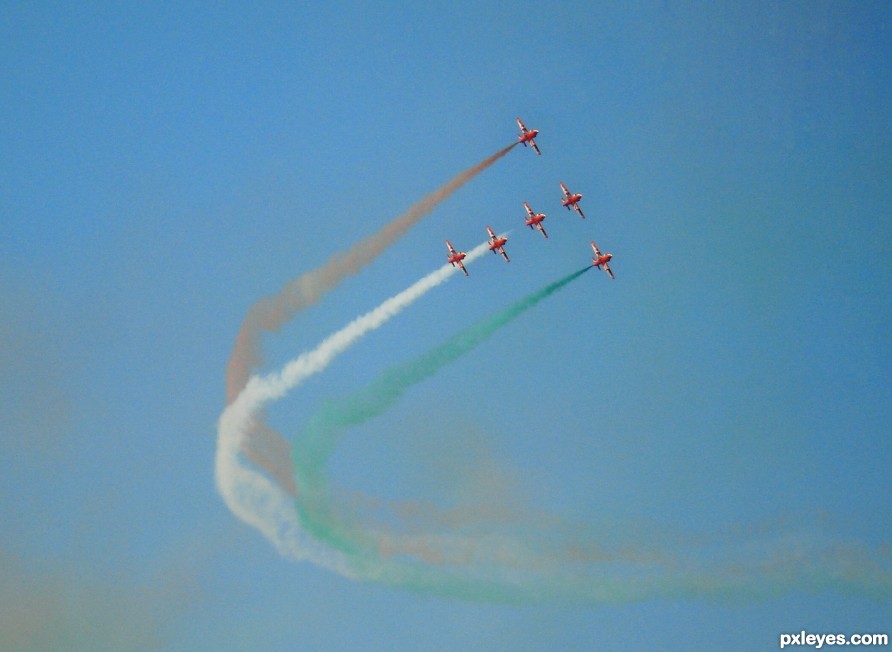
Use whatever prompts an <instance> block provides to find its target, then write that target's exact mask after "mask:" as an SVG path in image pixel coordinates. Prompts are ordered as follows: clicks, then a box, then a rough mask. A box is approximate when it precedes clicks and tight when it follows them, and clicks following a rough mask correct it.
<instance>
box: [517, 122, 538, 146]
mask: <svg viewBox="0 0 892 652" xmlns="http://www.w3.org/2000/svg"><path fill="white" fill-rule="evenodd" d="M517 126H518V127H520V133H519V134H517V140H518V142H521V143H523V146H524V147H526V146H527V143H529V144H530V146H531V147H532V148H533V149H534V150H536V154H540V155H541V154H542V152H540V151H539V148H538V147H536V141H535V140H533V138H535V137H536V136H538V135H539V130H538V129H527V128H526V126H524V124H523V120H521V119H520V118H518V119H517Z"/></svg>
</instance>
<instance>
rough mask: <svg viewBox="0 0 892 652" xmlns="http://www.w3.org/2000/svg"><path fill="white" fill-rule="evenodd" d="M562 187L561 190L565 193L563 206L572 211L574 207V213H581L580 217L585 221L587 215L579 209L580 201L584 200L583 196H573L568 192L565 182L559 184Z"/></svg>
mask: <svg viewBox="0 0 892 652" xmlns="http://www.w3.org/2000/svg"><path fill="white" fill-rule="evenodd" d="M559 183H560V186H561V190H562V191H563V193H564V198H563V200H561V205H562V206H564V207H566V209H567V210H570V208H571V207H572V208H573V210H574V211H576V212H577V213H579V217H581V218H582V219H585V215H583V213H582V209H581V208H580V207H579V200H580V199H582V195H581V194H580V193H576V194H575V195H573V194H571V193H570V191H569V190H567V186H565V185H564V184H563V182H559Z"/></svg>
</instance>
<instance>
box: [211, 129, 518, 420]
mask: <svg viewBox="0 0 892 652" xmlns="http://www.w3.org/2000/svg"><path fill="white" fill-rule="evenodd" d="M515 145H517V143H514V144H512V145H509V146H508V147H505V148H504V149H501V150H499V151H498V152H496V153H495V154H493V155H492V156H489V157H488V158H486V159H484V160H483V161H481V162H480V163H478V164H477V165H475V166H474V167H472V168H469V169H468V170H465V171H464V172H462V173H461V174H459V175H458V176H456V177H455V178H454V179H452V181H450V182H449V183H447V184H446V185H444V186H442V187H441V188H439V189H438V190H435V191H434V192H432V193H430V194H429V195H427V196H426V197H424V198H423V199H422V200H421V201H419V202H417V203H415V204H413V205H412V206H410V207H409V209H408V210H407V211H406V212H405V213H403V214H402V215H400V216H398V217H396V218H395V219H393V220H392V221H391V222H389V223H388V224H386V225H384V227H383V228H382V229H381V230H380V231H378V232H377V233H375V234H374V235H371V236H369V237H368V238H366V239H365V240H362V241H360V242H358V243H356V244H355V245H353V246H352V247H351V248H350V249H349V250H348V251H346V252H343V253H337V254H334V255H333V256H332V257H331V258H329V259H328V262H326V263H325V264H324V265H322V267H318V268H316V269H314V270H312V271H309V272H307V273H306V274H302V275H301V276H298V277H297V278H295V279H292V280H291V281H289V282H288V283H286V284H285V286H284V287H283V288H282V290H281V291H280V292H279V293H278V294H276V295H274V296H269V297H263V298H262V299H260V301H258V302H257V303H255V304H254V305H253V306H251V308H250V310H248V314H247V316H246V317H245V321H244V322H243V323H242V327H241V329H240V330H239V333H238V336H237V337H236V340H235V346H234V347H233V349H232V353H231V354H230V356H229V362H228V363H227V364H226V402H227V404H229V403H232V401H234V400H235V397H236V396H238V394H239V392H241V391H242V389H243V388H244V387H245V384H246V383H247V382H248V378H249V377H250V375H251V371H252V370H253V369H255V368H257V367H258V366H259V365H260V362H261V356H260V335H261V333H262V332H263V331H268V332H272V331H277V330H278V329H279V328H281V327H282V326H283V325H284V324H285V323H287V322H288V321H289V320H291V319H292V318H293V317H294V315H295V314H296V313H297V312H299V311H301V310H303V309H305V308H308V307H310V306H312V305H314V304H315V303H317V302H318V301H319V300H320V299H321V298H322V296H323V295H325V293H326V292H328V291H330V290H331V289H332V288H334V287H335V286H337V285H338V284H339V283H340V282H341V281H342V280H343V279H344V278H345V277H346V276H350V275H352V274H356V273H357V272H359V271H360V270H361V269H362V268H363V267H365V266H366V265H368V264H369V263H371V262H372V261H373V260H375V258H377V257H378V256H380V255H381V253H383V252H384V250H385V249H387V247H389V246H390V245H392V244H393V243H394V242H396V241H397V240H398V239H399V238H401V237H402V236H403V235H405V234H406V233H407V232H408V231H409V229H410V228H412V227H413V226H415V224H416V223H417V222H418V221H419V220H420V219H421V218H422V217H424V216H426V215H427V214H428V213H430V212H431V211H432V210H433V209H434V208H435V207H436V206H437V205H438V204H439V203H440V202H442V201H443V200H444V199H446V198H448V197H449V196H450V195H451V194H452V193H453V192H455V191H456V190H458V189H459V188H461V187H462V186H463V185H464V184H466V183H467V182H468V181H470V180H471V179H473V178H474V177H475V176H477V175H478V174H480V173H481V172H483V170H485V169H486V168H488V167H489V166H491V165H492V164H493V163H495V162H496V161H497V160H499V159H500V158H502V157H503V156H504V155H505V154H507V153H508V152H509V151H510V150H511V149H512V148H513V147H514V146H515Z"/></svg>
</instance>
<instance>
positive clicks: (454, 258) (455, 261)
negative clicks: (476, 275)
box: [446, 240, 468, 276]
mask: <svg viewBox="0 0 892 652" xmlns="http://www.w3.org/2000/svg"><path fill="white" fill-rule="evenodd" d="M446 248H447V249H448V250H449V253H448V254H446V260H447V262H449V263H450V264H451V265H452V266H453V267H455V266H456V265H458V266H459V267H460V268H461V271H463V272H464V273H465V276H467V275H468V270H466V269H465V265H464V263H463V262H461V261H463V260H464V259H465V256H466V255H467V254H466V253H465V252H464V251H456V250H455V247H453V246H452V243H451V242H449V240H447V241H446Z"/></svg>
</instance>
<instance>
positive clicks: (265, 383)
mask: <svg viewBox="0 0 892 652" xmlns="http://www.w3.org/2000/svg"><path fill="white" fill-rule="evenodd" d="M487 251H489V249H488V243H482V244H480V245H478V246H476V247H474V249H472V250H471V251H469V252H468V254H467V256H466V258H465V261H464V262H465V263H470V262H472V261H473V260H475V259H476V258H479V257H480V256H482V255H483V254H484V253H486V252H487ZM457 271H458V270H457V268H454V267H452V266H450V265H444V266H443V267H441V268H439V269H437V270H436V271H434V272H431V273H430V274H428V275H427V276H425V277H424V278H422V279H420V280H418V281H416V282H415V283H414V284H412V285H411V286H409V287H408V288H406V289H405V290H403V291H402V292H400V293H399V294H397V295H395V296H393V297H391V298H390V299H387V300H386V301H384V302H383V303H382V304H381V305H379V306H378V307H377V308H375V309H373V310H371V311H369V312H367V313H366V314H364V315H362V316H360V317H357V318H356V319H354V320H353V321H352V322H350V323H349V324H347V325H346V326H345V327H344V328H342V329H341V330H339V331H337V332H335V333H333V334H332V335H329V336H328V337H327V338H326V339H325V340H323V341H322V342H321V343H320V344H319V345H318V346H317V347H316V348H315V349H313V350H311V351H307V352H305V353H302V354H301V355H299V356H298V357H297V358H295V359H294V360H292V361H291V362H289V363H288V364H286V365H285V367H284V368H283V369H282V370H281V371H279V372H278V373H274V374H270V375H268V376H265V377H259V376H252V377H251V379H250V380H249V381H248V384H247V385H246V386H245V388H244V390H242V392H241V393H240V394H239V395H238V397H237V398H236V399H235V400H234V401H233V402H232V403H230V404H229V405H228V406H227V407H226V409H225V410H224V411H223V414H222V415H221V416H220V422H219V424H218V428H217V455H216V461H215V475H216V481H217V490H218V491H219V492H220V495H221V496H222V497H223V500H224V501H225V502H226V505H227V506H228V507H229V509H230V510H231V511H232V513H233V514H235V515H236V516H237V517H238V518H240V519H241V520H242V521H244V522H245V523H247V524H248V525H251V526H252V527H254V528H256V529H258V530H260V532H261V533H262V534H263V535H264V536H265V537H266V538H267V539H269V540H270V541H271V542H272V543H273V544H274V545H275V546H276V548H277V549H278V551H279V553H280V554H281V555H283V556H285V557H290V558H293V559H311V560H312V561H314V562H316V563H319V564H321V565H324V566H326V567H328V568H331V569H332V570H335V571H337V572H339V573H341V574H343V575H346V576H353V573H352V572H351V571H350V570H349V568H348V565H347V564H346V562H345V560H344V558H343V555H341V554H340V553H338V552H336V551H333V550H330V549H328V548H326V547H325V546H323V545H322V544H319V543H317V542H315V541H314V540H313V539H311V538H310V537H309V536H307V535H306V534H305V533H304V532H303V531H302V530H301V527H300V523H299V521H298V517H297V513H296V511H295V509H294V505H293V498H292V497H291V496H289V495H288V494H287V493H286V492H285V491H283V490H282V489H280V488H279V487H278V486H277V485H276V484H275V483H274V482H272V481H271V480H269V479H268V478H267V477H266V476H265V475H263V474H262V473H260V472H258V471H256V470H255V469H253V468H251V467H249V466H247V465H245V464H243V460H242V458H241V456H240V453H239V451H240V450H241V447H242V443H243V440H244V437H245V433H246V432H248V431H249V430H250V426H251V425H252V423H253V422H255V421H256V420H258V419H259V418H260V417H261V416H262V415H261V413H262V411H263V409H264V407H265V406H266V405H267V404H268V403H269V402H270V401H273V400H276V399H278V398H281V397H282V396H284V395H285V394H286V393H287V392H288V391H290V390H291V389H293V388H294V387H296V386H297V385H298V384H300V383H301V382H303V381H304V380H306V379H307V378H309V377H310V376H313V375H314V374H317V373H319V372H320V371H322V370H323V369H325V368H326V367H327V366H328V365H329V364H331V362H332V361H333V360H334V359H335V358H336V357H337V356H338V355H339V354H341V353H343V352H344V351H346V350H347V349H348V348H349V347H350V346H352V345H353V344H354V343H356V342H357V341H358V340H359V339H360V338H361V337H362V336H363V335H365V334H366V333H368V332H369V331H372V330H374V329H376V328H380V327H381V326H383V325H384V324H385V323H386V322H387V321H388V320H390V319H391V318H393V317H395V316H396V315H398V314H399V313H400V312H402V311H403V310H405V309H406V308H407V307H409V306H410V305H411V304H412V303H413V302H415V301H416V300H417V299H419V298H420V297H422V296H423V295H424V294H425V293H427V292H429V291H430V290H432V289H433V288H435V287H436V286H438V285H440V284H441V283H443V282H445V281H446V280H447V279H448V278H449V277H450V276H452V274H454V273H456V272H457Z"/></svg>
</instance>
